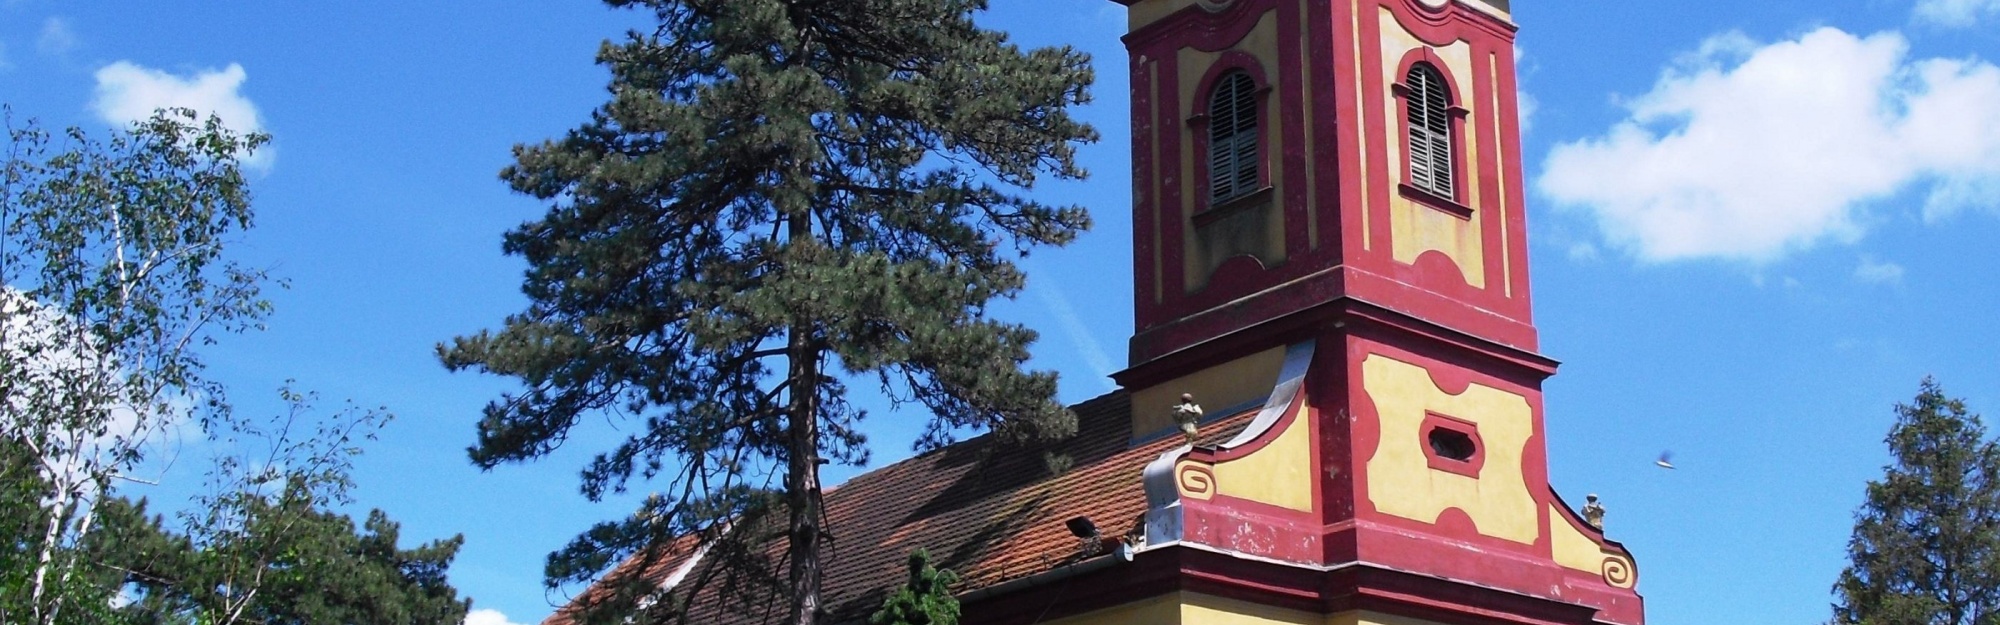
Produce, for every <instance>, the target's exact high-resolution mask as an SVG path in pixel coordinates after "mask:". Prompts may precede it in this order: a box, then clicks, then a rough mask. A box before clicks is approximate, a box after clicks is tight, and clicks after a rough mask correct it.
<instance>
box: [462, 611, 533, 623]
mask: <svg viewBox="0 0 2000 625" xmlns="http://www.w3.org/2000/svg"><path fill="white" fill-rule="evenodd" d="M465 625H522V624H520V623H515V622H513V621H510V620H507V615H505V614H501V613H500V611H499V610H489V609H479V610H473V611H472V612H470V613H468V614H466V615H465Z"/></svg>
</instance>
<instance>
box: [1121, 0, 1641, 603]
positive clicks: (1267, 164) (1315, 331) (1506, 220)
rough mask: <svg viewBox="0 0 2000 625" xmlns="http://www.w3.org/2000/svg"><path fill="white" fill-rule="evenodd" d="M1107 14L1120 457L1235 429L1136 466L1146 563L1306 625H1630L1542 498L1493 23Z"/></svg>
mask: <svg viewBox="0 0 2000 625" xmlns="http://www.w3.org/2000/svg"><path fill="white" fill-rule="evenodd" d="M1115 1H1117V2H1119V3H1121V4H1124V5H1126V7H1127V9H1128V14H1129V32H1128V34H1126V35H1125V38H1124V41H1125V44H1126V47H1127V49H1128V51H1129V52H1130V65H1129V67H1130V71H1131V90H1132V94H1131V95H1132V128H1133V132H1132V136H1133V146H1132V147H1133V166H1134V172H1133V211H1134V220H1133V223H1134V232H1133V242H1134V245H1133V250H1134V259H1133V268H1134V278H1135V280H1136V288H1135V289H1134V293H1135V297H1136V302H1135V307H1134V314H1135V322H1136V323H1135V327H1136V334H1135V335H1134V336H1133V337H1132V340H1131V344H1130V356H1131V360H1130V367H1129V368H1128V369H1126V370H1125V371H1122V372H1120V373H1119V374H1117V376H1116V378H1117V380H1118V382H1119V383H1120V385H1121V386H1123V387H1124V388H1125V389H1126V390H1127V391H1128V392H1129V393H1130V394H1131V398H1132V408H1131V411H1132V432H1131V436H1132V440H1133V442H1134V444H1140V443H1143V442H1145V441H1152V440H1158V438H1159V437H1163V436H1175V437H1178V436H1181V435H1182V434H1181V433H1180V432H1181V431H1182V424H1180V423H1177V420H1183V421H1185V420H1187V419H1189V417H1188V416H1187V415H1189V414H1190V411H1187V410H1185V409H1180V410H1177V409H1176V406H1177V405H1178V404H1179V402H1180V398H1181V396H1182V395H1183V394H1187V395H1191V396H1192V397H1193V398H1194V401H1195V402H1196V403H1198V404H1200V405H1201V406H1202V407H1203V410H1202V411H1200V412H1201V414H1202V415H1204V416H1202V417H1201V419H1204V420H1203V421H1200V422H1196V423H1191V424H1189V425H1188V427H1189V429H1194V428H1202V427H1208V428H1211V429H1213V428H1219V427H1222V425H1223V422H1224V421H1225V420H1227V419H1231V418H1244V417H1245V415H1246V413H1254V415H1253V416H1248V417H1247V420H1248V424H1247V425H1244V426H1243V427H1242V429H1241V430H1240V432H1238V433H1235V434H1234V435H1233V436H1231V437H1230V438H1228V440H1226V441H1220V442H1215V444H1193V443H1190V444H1189V445H1186V446H1182V447H1179V448H1177V449H1174V450H1172V451H1168V452H1166V453H1165V454H1163V455H1161V456H1159V457H1158V458H1157V459H1156V460H1154V461H1153V462H1152V463H1151V464H1150V465H1148V467H1147V468H1146V470H1145V481H1146V492H1147V510H1146V513H1145V519H1144V531H1145V539H1144V544H1145V549H1146V550H1147V551H1153V550H1158V549H1163V548H1166V547H1168V546H1177V547H1180V548H1181V549H1180V552H1181V553H1182V554H1183V555H1181V556H1177V557H1178V558H1179V561H1180V562H1181V564H1180V565H1179V566H1180V569H1181V570H1182V572H1183V575H1184V578H1185V579H1186V580H1189V581H1187V582H1186V585H1185V586H1184V588H1188V589H1192V590H1194V591H1198V592H1201V593H1203V594H1204V596H1221V597H1232V598H1236V599H1240V600H1244V601H1249V602H1251V603H1254V604H1257V605H1267V606H1278V607H1280V608H1282V609H1283V610H1290V611H1292V612H1287V613H1286V614H1293V615H1294V616H1298V615H1320V616H1314V617H1313V618H1326V619H1332V620H1324V621H1321V620H1312V621H1310V622H1328V623H1332V622H1340V623H1397V624H1411V623H1499V622H1509V623H1549V624H1553V623H1575V624H1578V625H1582V624H1585V623H1593V622H1601V623H1612V624H1616V625H1642V624H1643V622H1644V618H1645V617H1644V607H1643V604H1642V600H1641V599H1640V597H1639V595H1638V594H1637V592H1636V590H1635V587H1636V583H1637V568H1636V564H1635V562H1634V561H1633V558H1632V556H1631V554H1630V553H1629V552H1627V551H1626V550H1625V549H1624V547H1622V546H1620V545H1619V544H1618V543H1616V542H1613V541H1610V540H1608V539H1606V538H1605V536H1604V534H1603V533H1602V531H1600V530H1599V529H1598V528H1597V527H1594V526H1592V525H1591V524H1589V523H1586V522H1585V521H1584V520H1583V519H1582V518H1581V517H1580V516H1579V515H1578V514H1577V513H1576V512H1575V511H1574V510H1573V509H1572V508H1571V507H1570V506H1569V505H1568V504H1566V503H1565V502H1564V501H1563V500H1562V499H1561V498H1559V497H1558V496H1557V495H1556V494H1555V492H1554V490H1553V489H1551V487H1550V485H1549V483H1548V459H1547V449H1546V448H1547V446H1546V436H1545V435H1544V432H1545V431H1546V430H1545V429H1544V428H1545V426H1546V421H1545V419H1544V416H1543V404H1542V391H1541V386H1542V382H1543V380H1545V379H1547V378H1548V377H1549V376H1550V375H1553V374H1554V373H1555V369H1556V364H1557V363H1556V362H1555V361H1553V360H1551V359H1549V358H1547V357H1544V356H1542V355H1541V354H1539V353H1538V351H1537V345H1536V333H1535V327H1534V324H1533V320H1532V317H1531V306H1530V299H1529V293H1530V291H1529V281H1528V259H1527V250H1528V245H1527V240H1526V236H1527V227H1526V215H1525V212H1526V207H1525V203H1524V196H1525V194H1524V192H1523V185H1524V182H1523V180H1522V173H1521V172H1522V168H1521V146H1520V122H1519V110H1518V107H1517V103H1516V102H1517V101H1516V86H1515V75H1514V33H1515V28H1516V27H1515V25H1514V23H1513V21H1512V16H1511V14H1510V13H1509V8H1510V7H1509V0H1115ZM1238 422H1240V420H1239V421H1229V422H1228V423H1231V424H1234V423H1238ZM1232 427H1233V425H1232ZM1188 440H1190V441H1194V440H1202V441H1203V442H1204V443H1208V442H1211V441H1208V440H1207V439H1197V438H1195V437H1193V436H1190V437H1189V439H1188ZM1305 571H1310V572H1311V573H1310V574H1308V573H1305ZM1301 618H1303V617H1301ZM1281 620H1283V619H1281ZM1182 622H1194V621H1190V620H1186V619H1183V620H1182Z"/></svg>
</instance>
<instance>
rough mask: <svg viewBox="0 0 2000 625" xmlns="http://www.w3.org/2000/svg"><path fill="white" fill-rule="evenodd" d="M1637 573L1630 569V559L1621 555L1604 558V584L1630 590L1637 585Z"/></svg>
mask: <svg viewBox="0 0 2000 625" xmlns="http://www.w3.org/2000/svg"><path fill="white" fill-rule="evenodd" d="M1638 577H1639V572H1638V571H1637V570H1635V569H1634V568H1633V567H1632V559H1631V558H1627V557H1625V556H1621V555H1606V556H1604V583H1606V584H1610V585H1612V586H1613V587H1617V588H1631V587H1632V585H1633V584H1635V583H1637V582H1638V581H1639V580H1638Z"/></svg>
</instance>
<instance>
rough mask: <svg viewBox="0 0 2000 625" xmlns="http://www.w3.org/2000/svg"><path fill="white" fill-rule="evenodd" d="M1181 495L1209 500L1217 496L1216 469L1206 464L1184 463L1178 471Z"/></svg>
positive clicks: (1177, 476)
mask: <svg viewBox="0 0 2000 625" xmlns="http://www.w3.org/2000/svg"><path fill="white" fill-rule="evenodd" d="M1175 481H1176V482H1177V483H1179V485H1180V489H1181V496H1182V497H1186V498H1188V499H1200V500H1203V501H1207V500H1208V499H1209V498H1212V497H1214V496H1215V470H1214V469H1212V468H1210V467H1209V466H1208V465H1205V464H1196V463H1192V462H1189V463H1183V464H1181V466H1180V470H1179V471H1177V472H1176V476H1175Z"/></svg>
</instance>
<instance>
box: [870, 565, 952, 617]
mask: <svg viewBox="0 0 2000 625" xmlns="http://www.w3.org/2000/svg"><path fill="white" fill-rule="evenodd" d="M956 583H958V574H956V573H953V572H951V571H950V570H949V569H944V570H940V569H938V568H937V567H934V566H931V554H930V552H928V551H925V550H923V549H918V550H916V551H915V552H912V553H911V554H910V579H909V581H908V582H906V583H904V584H903V585H902V586H898V587H897V588H896V590H895V591H894V592H891V593H889V598H888V599H885V600H883V601H882V609H881V610H877V611H876V612H875V614H874V615H872V616H869V617H868V623H869V625H958V597H956V596H954V595H953V594H952V593H951V585H952V584H956Z"/></svg>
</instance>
